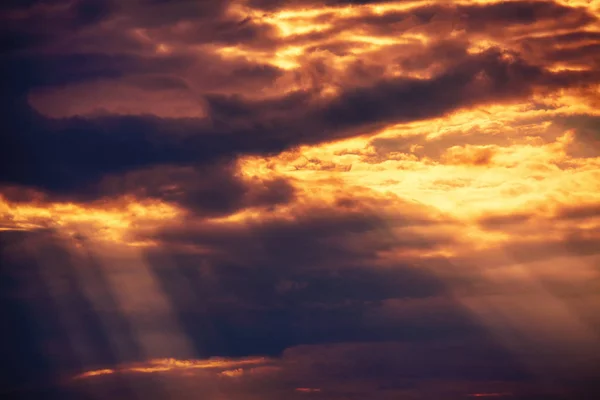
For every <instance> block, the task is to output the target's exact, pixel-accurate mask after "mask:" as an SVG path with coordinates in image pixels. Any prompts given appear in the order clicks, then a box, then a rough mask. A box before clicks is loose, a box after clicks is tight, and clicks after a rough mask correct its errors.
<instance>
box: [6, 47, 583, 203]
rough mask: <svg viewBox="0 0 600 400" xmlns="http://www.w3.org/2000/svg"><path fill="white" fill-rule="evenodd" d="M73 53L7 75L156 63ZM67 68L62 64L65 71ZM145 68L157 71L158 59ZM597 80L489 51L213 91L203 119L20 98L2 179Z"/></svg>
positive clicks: (87, 74)
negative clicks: (232, 92)
mask: <svg viewBox="0 0 600 400" xmlns="http://www.w3.org/2000/svg"><path fill="white" fill-rule="evenodd" d="M73 57H74V58H73V59H59V62H58V63H56V64H54V67H53V64H52V63H41V64H39V66H37V67H34V66H33V65H32V64H27V63H26V64H25V65H24V67H21V68H19V64H18V63H16V64H15V63H13V64H12V65H11V66H10V67H9V69H8V71H7V72H8V74H5V75H4V77H5V79H7V80H9V79H11V81H9V82H10V84H11V85H13V87H14V88H15V89H17V90H18V91H21V90H22V89H24V88H23V87H22V86H27V85H31V84H32V82H31V81H32V80H35V81H34V82H33V83H37V84H38V85H44V84H46V85H47V84H60V83H67V82H68V81H73V80H86V79H93V78H96V77H98V75H100V76H106V75H119V74H121V73H122V72H121V71H122V68H131V69H134V70H136V69H137V68H142V66H143V65H146V63H145V62H142V61H152V60H142V59H135V58H131V57H125V58H120V57H117V58H114V57H106V56H102V57H100V58H99V59H98V60H100V61H104V63H100V64H93V63H91V61H90V60H92V59H90V58H89V57H87V56H86V57H83V56H73ZM185 60H186V59H183V60H180V59H178V58H175V59H170V58H166V59H164V60H157V61H156V63H155V64H154V66H155V67H154V68H156V70H157V71H160V70H161V69H162V68H170V67H171V66H172V65H173V64H174V65H179V63H181V62H184V63H185V62H186V61H185ZM63 64H64V66H65V67H66V69H63V68H60V66H61V65H63ZM148 65H149V66H148V68H150V69H152V68H153V63H152V62H150V63H149V64H148ZM111 66H112V68H111ZM44 67H48V68H44ZM31 68H35V69H34V70H33V71H32V70H31ZM28 69H29V70H28ZM21 71H23V72H21ZM34 71H38V72H35V73H34ZM52 71H56V74H53V73H52ZM594 79H595V76H594V74H593V73H581V74H577V73H564V74H548V73H545V72H543V71H542V70H540V69H539V68H537V67H535V66H531V65H528V64H527V63H525V62H524V61H522V60H519V59H518V58H517V59H515V60H514V61H510V60H506V59H504V58H503V55H502V53H499V52H497V51H489V52H486V53H483V54H479V55H475V56H469V57H466V58H465V60H464V61H463V62H462V63H459V64H458V65H457V66H455V67H454V68H452V69H451V70H449V71H446V72H445V73H443V74H441V75H440V76H437V77H435V78H432V79H431V80H413V79H406V78H401V79H386V80H382V81H380V82H379V83H376V84H374V85H373V86H370V87H366V88H356V89H346V90H345V91H343V92H342V93H341V94H340V95H339V96H337V97H336V98H334V99H332V100H322V99H318V98H317V99H315V98H313V97H312V95H311V93H309V92H299V93H292V94H291V95H286V96H284V97H281V98H279V99H277V100H260V101H258V100H255V101H250V100H246V99H244V98H241V97H224V96H222V95H220V96H216V95H212V96H209V97H207V98H206V100H207V103H208V110H209V118H208V119H205V120H177V119H160V118H155V117H150V116H148V117H116V116H107V117H98V118H85V119H84V118H69V119H64V120H47V119H44V118H42V117H41V116H40V115H38V114H36V113H35V112H33V111H32V110H30V109H27V108H26V107H27V106H25V105H24V104H22V103H18V102H17V103H15V104H10V105H7V108H8V109H7V108H5V109H4V110H3V111H4V116H3V124H4V125H5V126H6V127H7V130H8V132H9V133H8V135H4V138H3V141H4V143H3V146H2V152H3V154H2V158H3V159H4V160H13V161H12V162H10V163H9V165H8V168H7V169H6V172H3V177H2V178H3V179H2V181H3V182H5V183H14V184H24V185H32V186H37V187H39V188H42V189H46V190H50V191H59V192H63V193H68V192H69V191H72V190H74V189H75V188H76V187H79V186H82V185H83V186H85V185H87V184H91V183H94V182H97V181H98V180H99V179H100V178H101V177H102V176H103V175H105V174H111V173H123V172H127V171H129V170H133V169H137V168H142V167H147V166H151V165H157V164H177V165H186V164H190V163H194V162H198V163H209V162H212V161H214V160H216V159H219V158H220V157H231V156H235V155H239V154H272V153H276V152H279V151H282V150H285V149H287V148H290V147H292V146H295V145H298V144H314V143H319V142H323V141H330V140H333V139H339V138H344V137H349V136H352V135H356V134H363V133H366V132H369V131H372V130H373V129H376V128H378V127H381V126H383V125H386V124H389V123H394V122H403V121H412V120H421V119H426V118H431V117H434V116H439V115H442V114H444V113H446V112H448V111H451V110H454V109H456V108H458V107H461V106H467V105H472V104H477V103H485V102H497V101H502V100H508V99H511V98H516V97H520V96H524V95H527V94H529V92H530V90H531V89H532V88H533V87H534V86H537V85H542V86H545V87H556V88H558V87H562V86H568V85H569V84H571V83H572V82H573V81H578V82H584V81H590V82H591V81H593V80H594ZM19 82H21V83H19ZM15 86H16V87H15ZM19 89H21V90H19ZM10 110H14V111H13V112H11V111H10ZM17 165H19V168H16V166H17Z"/></svg>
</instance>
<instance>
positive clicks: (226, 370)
mask: <svg viewBox="0 0 600 400" xmlns="http://www.w3.org/2000/svg"><path fill="white" fill-rule="evenodd" d="M267 363H268V359H266V358H263V357H254V358H243V359H225V358H210V359H206V360H178V359H175V358H161V359H155V360H150V361H147V362H145V363H139V364H132V365H122V366H120V367H119V368H116V369H99V370H94V371H87V372H84V373H82V374H79V375H76V376H75V377H74V379H83V378H90V377H94V376H99V375H106V374H112V373H144V374H147V373H156V372H168V371H189V370H194V369H208V370H222V371H220V372H219V374H220V375H222V376H227V377H235V376H239V375H241V374H242V373H243V371H244V368H247V367H253V366H258V365H264V364H267Z"/></svg>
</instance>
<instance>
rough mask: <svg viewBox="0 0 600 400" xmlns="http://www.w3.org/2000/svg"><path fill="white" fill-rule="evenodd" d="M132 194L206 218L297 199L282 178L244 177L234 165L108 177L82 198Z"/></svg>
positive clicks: (137, 172)
mask: <svg viewBox="0 0 600 400" xmlns="http://www.w3.org/2000/svg"><path fill="white" fill-rule="evenodd" d="M122 194H132V195H134V196H136V197H137V198H140V199H143V198H153V199H161V200H164V201H167V202H170V203H175V204H178V205H180V206H182V207H184V208H185V209H187V210H190V211H192V212H194V213H196V214H199V215H204V216H219V215H229V214H231V213H234V212H236V211H238V210H240V209H244V208H248V207H267V208H268V207H272V206H275V205H278V204H285V203H289V202H291V201H292V200H293V199H294V196H295V189H294V187H293V186H292V185H291V184H290V183H289V182H288V181H286V180H285V179H283V178H272V179H260V178H243V177H242V176H240V175H239V173H238V171H237V166H236V165H235V164H234V163H231V162H218V163H213V164H210V165H204V166H196V167H180V168H176V167H167V166H164V167H156V168H149V169H143V170H138V171H134V172H130V173H126V174H124V175H116V176H106V177H105V178H103V179H102V180H101V181H100V183H99V184H98V185H95V186H92V187H90V188H89V191H87V192H86V191H85V189H84V188H80V199H81V200H85V199H95V198H99V197H106V198H110V197H111V196H119V195H122Z"/></svg>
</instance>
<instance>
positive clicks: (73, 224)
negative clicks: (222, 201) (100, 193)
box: [0, 196, 180, 246]
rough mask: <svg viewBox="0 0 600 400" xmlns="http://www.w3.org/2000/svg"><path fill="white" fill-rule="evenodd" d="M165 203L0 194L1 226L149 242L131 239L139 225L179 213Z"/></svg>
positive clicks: (150, 225)
mask: <svg viewBox="0 0 600 400" xmlns="http://www.w3.org/2000/svg"><path fill="white" fill-rule="evenodd" d="M179 214H180V213H179V211H178V210H177V209H176V208H174V207H173V206H170V205H168V204H165V203H160V202H153V201H144V202H138V201H136V200H135V199H128V198H124V199H120V200H114V201H112V202H110V203H108V204H107V203H98V204H90V205H82V204H76V203H60V202H41V201H38V202H34V203H14V202H10V201H7V200H6V199H4V198H2V197H1V196H0V216H2V220H3V225H4V226H3V227H2V228H3V229H4V230H34V229H45V228H52V229H56V230H58V231H59V232H61V233H64V234H67V235H84V236H92V237H93V238H94V239H95V240H96V239H97V240H105V241H109V242H115V243H128V244H130V245H133V246H135V245H138V246H140V245H141V246H143V245H149V244H151V243H149V242H139V241H136V240H132V239H130V234H131V233H132V232H133V231H135V229H138V228H156V227H157V226H160V224H161V223H164V222H168V221H171V220H173V219H175V218H177V217H178V216H179Z"/></svg>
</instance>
